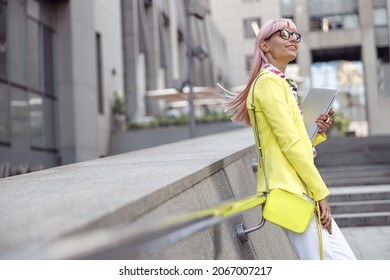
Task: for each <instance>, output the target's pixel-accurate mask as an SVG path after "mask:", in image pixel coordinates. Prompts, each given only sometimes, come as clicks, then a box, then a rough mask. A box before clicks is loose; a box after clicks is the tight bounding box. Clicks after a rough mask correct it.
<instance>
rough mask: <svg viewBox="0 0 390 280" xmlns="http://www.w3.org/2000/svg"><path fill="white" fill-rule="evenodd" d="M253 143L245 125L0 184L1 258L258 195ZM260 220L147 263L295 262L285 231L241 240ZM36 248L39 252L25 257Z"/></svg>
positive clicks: (231, 223)
mask: <svg viewBox="0 0 390 280" xmlns="http://www.w3.org/2000/svg"><path fill="white" fill-rule="evenodd" d="M253 144H254V139H253V136H252V132H251V130H250V129H249V128H242V129H238V130H234V131H231V132H226V133H221V134H215V135H212V136H206V137H199V138H195V139H191V140H186V141H181V142H177V143H173V144H168V145H162V146H159V147H155V148H151V149H146V150H142V151H136V152H132V153H127V154H121V155H117V156H111V157H107V158H104V159H98V160H92V161H86V162H82V163H76V164H71V165H66V166H61V167H56V168H52V169H47V170H43V171H38V172H34V173H30V174H25V175H20V176H16V177H10V178H6V179H1V180H0V205H1V206H2V207H1V210H0V220H1V221H2V222H1V223H0V236H1V239H0V259H10V258H12V259H14V258H15V259H19V258H24V259H25V258H33V257H34V256H37V254H38V255H39V254H40V252H39V250H40V248H42V247H40V245H42V244H46V245H47V244H50V243H51V242H53V241H56V240H60V239H61V238H63V237H64V236H68V235H73V236H76V237H77V236H78V235H79V234H87V233H89V232H91V231H92V230H95V229H99V230H101V231H102V232H105V231H106V232H108V231H109V229H112V227H115V226H121V227H126V226H133V227H134V226H146V225H148V224H153V221H157V220H159V219H161V218H162V217H167V216H172V215H176V214H180V213H187V212H191V211H194V210H200V209H203V208H205V207H210V206H215V205H218V204H220V203H222V202H224V201H226V200H230V199H232V198H240V197H244V196H248V195H251V194H254V192H255V173H254V172H253V171H252V169H251V166H250V160H252V159H253V158H256V152H255V148H254V145H253ZM260 217H261V215H260V210H259V209H258V208H255V209H252V210H250V211H247V212H244V213H243V214H242V215H239V216H236V217H234V218H232V219H230V220H228V221H225V222H223V223H221V224H220V225H219V226H218V230H215V229H207V230H203V231H201V232H199V233H196V234H194V235H192V236H191V237H189V238H187V239H184V240H182V241H180V242H177V243H175V244H174V245H173V246H170V247H168V248H166V249H164V250H161V251H158V252H156V253H154V254H153V255H148V256H146V257H143V258H147V259H214V258H219V259H294V258H295V254H294V253H293V251H292V249H291V247H290V245H289V243H288V241H287V239H286V237H285V236H284V234H283V232H282V231H281V229H280V228H278V227H275V226H273V225H271V224H269V223H267V224H266V225H265V227H264V228H262V229H261V230H260V231H257V232H254V233H251V235H250V240H249V242H248V243H246V244H242V243H240V241H239V239H238V237H237V235H236V233H235V226H236V225H237V224H239V223H242V222H243V221H244V222H245V224H246V225H247V226H248V227H251V226H254V225H256V224H257V223H258V222H259V221H260ZM112 238H114V236H112ZM91 242H92V244H93V241H91V240H89V242H88V243H89V244H91ZM219 245H220V246H219ZM79 246H83V243H81V244H79ZM94 246H99V244H94ZM216 248H220V250H218V251H216ZM31 249H33V250H35V252H36V254H35V255H34V254H33V255H31V254H30V255H28V254H27V255H26V252H31ZM67 249H68V248H67ZM26 256H27V257H26ZM60 256H61V254H57V255H56V256H54V258H60ZM121 257H122V258H126V254H125V253H124V254H123V253H122V255H121Z"/></svg>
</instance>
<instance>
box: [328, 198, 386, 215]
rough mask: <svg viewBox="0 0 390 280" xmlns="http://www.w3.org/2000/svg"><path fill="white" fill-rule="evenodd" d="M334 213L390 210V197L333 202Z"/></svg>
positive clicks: (331, 204) (331, 205)
mask: <svg viewBox="0 0 390 280" xmlns="http://www.w3.org/2000/svg"><path fill="white" fill-rule="evenodd" d="M330 207H331V208H332V213H333V214H344V213H370V212H390V199H388V200H366V201H341V202H331V203H330Z"/></svg>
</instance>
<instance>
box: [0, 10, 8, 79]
mask: <svg viewBox="0 0 390 280" xmlns="http://www.w3.org/2000/svg"><path fill="white" fill-rule="evenodd" d="M0 78H1V79H6V78H7V5H6V4H5V3H4V2H0Z"/></svg>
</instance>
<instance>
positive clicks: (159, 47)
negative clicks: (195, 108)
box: [0, 0, 228, 177]
mask: <svg viewBox="0 0 390 280" xmlns="http://www.w3.org/2000/svg"><path fill="white" fill-rule="evenodd" d="M183 3H184V2H183V1H181V0H158V1H151V0H123V1H120V0H110V1H106V0H83V1H78V0H1V1H0V106H1V107H0V166H1V170H0V171H1V172H0V173H1V174H0V175H1V176H0V177H5V176H9V175H13V174H19V173H24V172H28V171H33V170H37V169H42V168H47V167H52V166H57V165H63V164H68V163H73V162H80V161H84V160H89V159H95V158H99V157H102V156H107V155H109V142H110V136H111V132H112V131H113V129H114V128H113V123H114V122H113V121H112V118H113V114H112V107H113V106H114V104H115V102H116V101H117V99H118V98H119V99H120V98H123V99H125V100H126V102H127V106H125V108H124V112H126V113H127V118H128V119H130V120H131V119H140V118H141V119H142V118H145V117H147V116H153V115H156V114H159V113H161V112H162V111H163V110H164V109H165V108H166V103H167V102H166V101H164V98H154V97H153V98H152V97H150V98H149V97H148V96H149V95H150V96H157V97H161V96H163V97H164V96H165V97H166V96H172V95H173V96H181V97H182V96H183V94H182V95H179V94H178V91H177V90H175V89H174V88H173V86H174V85H178V84H179V86H180V87H183V86H185V85H186V76H187V65H186V57H187V52H188V48H187V46H186V45H185V33H186V30H185V24H186V14H185V12H184V5H183ZM189 8H190V10H191V15H189V17H190V18H189V20H190V22H191V28H192V38H191V39H192V41H191V43H192V45H193V49H191V51H192V50H193V52H192V53H191V55H193V56H197V57H198V58H199V59H198V58H197V59H194V65H193V71H192V74H191V77H192V84H193V85H196V86H203V87H214V86H215V83H216V82H218V81H219V82H222V83H225V84H227V82H228V78H227V74H226V73H227V67H226V66H225V63H226V51H225V47H226V46H225V42H224V38H223V36H222V35H221V34H220V33H219V32H218V30H217V29H216V28H215V25H214V24H213V22H212V20H211V19H210V16H209V14H208V7H207V3H206V5H203V3H202V1H192V3H191V7H189ZM163 89H165V91H161V90H163ZM155 90H160V92H156V91H155ZM179 91H180V89H179ZM195 91H196V90H194V92H195ZM149 92H150V94H148V93H149ZM167 92H168V93H167ZM177 100H178V98H173V99H171V101H177ZM187 104H188V103H187ZM126 107H127V108H126ZM181 107H184V105H183V104H182V105H181ZM122 113H123V112H122Z"/></svg>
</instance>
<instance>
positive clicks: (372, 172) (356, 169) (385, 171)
mask: <svg viewBox="0 0 390 280" xmlns="http://www.w3.org/2000/svg"><path fill="white" fill-rule="evenodd" d="M318 170H319V172H320V173H321V176H322V177H323V178H324V179H325V178H335V179H337V178H354V177H359V178H364V177H390V165H375V166H351V167H341V166H338V167H333V168H319V169H318Z"/></svg>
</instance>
